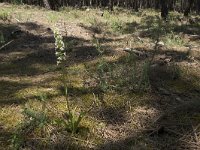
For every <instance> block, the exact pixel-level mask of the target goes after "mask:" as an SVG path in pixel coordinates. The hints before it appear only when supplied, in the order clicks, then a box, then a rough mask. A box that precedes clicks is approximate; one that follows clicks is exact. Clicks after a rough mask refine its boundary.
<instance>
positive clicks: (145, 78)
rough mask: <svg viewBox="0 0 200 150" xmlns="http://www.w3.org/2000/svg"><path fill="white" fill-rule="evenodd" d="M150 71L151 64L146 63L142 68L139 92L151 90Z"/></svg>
mask: <svg viewBox="0 0 200 150" xmlns="http://www.w3.org/2000/svg"><path fill="white" fill-rule="evenodd" d="M149 71H150V62H149V61H146V62H145V63H144V65H143V68H142V74H141V76H140V80H139V86H138V89H139V90H147V89H149V88H150V80H149Z"/></svg>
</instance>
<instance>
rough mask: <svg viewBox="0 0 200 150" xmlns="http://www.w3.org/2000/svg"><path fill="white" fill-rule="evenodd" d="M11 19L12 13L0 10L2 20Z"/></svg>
mask: <svg viewBox="0 0 200 150" xmlns="http://www.w3.org/2000/svg"><path fill="white" fill-rule="evenodd" d="M10 19H11V15H10V13H9V12H8V11H4V10H3V11H0V20H2V21H4V22H5V21H9V20H10Z"/></svg>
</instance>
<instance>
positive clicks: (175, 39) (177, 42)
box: [165, 32, 185, 46]
mask: <svg viewBox="0 0 200 150" xmlns="http://www.w3.org/2000/svg"><path fill="white" fill-rule="evenodd" d="M165 42H166V44H168V45H171V46H183V45H184V44H185V42H184V41H183V39H182V38H181V37H180V36H179V35H176V34H175V33H174V32H171V33H170V34H168V35H167V36H166V37H165Z"/></svg>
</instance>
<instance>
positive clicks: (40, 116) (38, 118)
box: [11, 94, 50, 149]
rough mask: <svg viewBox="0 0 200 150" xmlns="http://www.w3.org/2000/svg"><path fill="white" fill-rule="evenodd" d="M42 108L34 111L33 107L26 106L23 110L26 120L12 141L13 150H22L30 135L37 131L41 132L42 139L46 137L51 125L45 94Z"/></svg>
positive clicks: (42, 96)
mask: <svg viewBox="0 0 200 150" xmlns="http://www.w3.org/2000/svg"><path fill="white" fill-rule="evenodd" d="M39 100H40V103H41V107H40V108H38V109H37V110H35V109H32V108H31V106H26V107H25V108H24V110H23V115H24V120H23V122H22V123H20V124H19V125H18V126H17V128H16V131H15V132H14V134H13V137H12V139H11V147H12V148H13V149H21V148H22V147H23V146H24V144H25V141H26V138H27V137H28V135H30V134H31V133H33V132H34V131H35V130H36V129H37V130H38V131H39V132H40V136H41V137H46V135H45V134H46V133H47V132H46V129H45V126H47V125H48V124H49V123H50V119H49V117H48V115H47V112H48V109H47V96H46V95H45V94H43V95H40V99H39Z"/></svg>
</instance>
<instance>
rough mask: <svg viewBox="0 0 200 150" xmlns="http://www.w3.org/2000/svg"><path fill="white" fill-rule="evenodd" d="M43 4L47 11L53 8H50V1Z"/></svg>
mask: <svg viewBox="0 0 200 150" xmlns="http://www.w3.org/2000/svg"><path fill="white" fill-rule="evenodd" d="M43 4H44V7H45V8H46V9H51V6H50V4H49V1H48V0H43Z"/></svg>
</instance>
